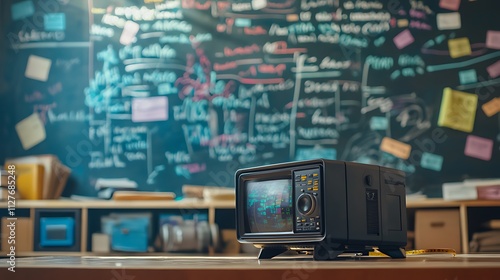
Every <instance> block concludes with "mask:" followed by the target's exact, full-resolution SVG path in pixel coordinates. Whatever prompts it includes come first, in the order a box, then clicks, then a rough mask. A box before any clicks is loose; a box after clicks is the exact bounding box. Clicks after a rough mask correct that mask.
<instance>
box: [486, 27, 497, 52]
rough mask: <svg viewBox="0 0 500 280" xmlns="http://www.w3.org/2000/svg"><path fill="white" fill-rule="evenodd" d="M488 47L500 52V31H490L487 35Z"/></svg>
mask: <svg viewBox="0 0 500 280" xmlns="http://www.w3.org/2000/svg"><path fill="white" fill-rule="evenodd" d="M486 47H487V48H490V49H497V50H500V31H492V30H488V32H487V33H486Z"/></svg>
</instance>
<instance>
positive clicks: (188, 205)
mask: <svg viewBox="0 0 500 280" xmlns="http://www.w3.org/2000/svg"><path fill="white" fill-rule="evenodd" d="M234 207H235V203H234V201H230V200H228V201H225V200H224V201H205V200H165V201H160V200H143V201H141V200H132V201H123V200H122V201H114V200H87V201H74V200H69V199H68V200H65V199H62V200H16V209H17V208H51V209H58V208H59V209H68V208H78V209H103V208H105V209H122V208H128V209H139V208H146V209H209V208H221V209H231V208H234ZM0 208H7V202H5V201H2V202H0Z"/></svg>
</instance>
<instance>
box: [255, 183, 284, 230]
mask: <svg viewBox="0 0 500 280" xmlns="http://www.w3.org/2000/svg"><path fill="white" fill-rule="evenodd" d="M292 211H293V205H292V181H291V180H289V179H280V180H268V181H247V182H246V214H247V218H248V227H249V232H250V233H267V232H292V230H293V212H292Z"/></svg>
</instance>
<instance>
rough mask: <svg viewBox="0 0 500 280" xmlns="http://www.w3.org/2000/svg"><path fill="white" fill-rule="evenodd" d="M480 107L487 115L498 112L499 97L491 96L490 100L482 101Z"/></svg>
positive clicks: (499, 107)
mask: <svg viewBox="0 0 500 280" xmlns="http://www.w3.org/2000/svg"><path fill="white" fill-rule="evenodd" d="M481 109H483V112H484V113H485V114H486V116H488V117H491V116H493V115H495V114H496V113H498V112H500V97H497V98H493V99H492V100H490V101H488V102H486V103H484V104H483V106H481Z"/></svg>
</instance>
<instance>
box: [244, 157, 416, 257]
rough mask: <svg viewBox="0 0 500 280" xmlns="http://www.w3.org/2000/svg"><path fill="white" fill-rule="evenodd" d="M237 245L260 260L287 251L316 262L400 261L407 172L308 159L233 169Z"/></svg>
mask: <svg viewBox="0 0 500 280" xmlns="http://www.w3.org/2000/svg"><path fill="white" fill-rule="evenodd" d="M235 185H236V231H237V238H238V241H239V242H241V243H252V244H253V245H255V246H256V247H258V248H260V249H261V250H260V253H259V256H258V258H259V259H270V258H273V257H275V256H277V255H279V254H281V253H284V252H286V251H288V250H293V251H297V252H299V253H307V254H312V255H313V257H314V259H315V260H329V259H336V258H337V257H338V256H339V255H340V254H342V253H358V254H366V253H368V252H370V251H371V250H373V249H375V248H376V249H378V250H379V251H380V252H382V253H384V254H386V255H388V256H390V257H392V258H404V257H406V255H405V250H404V247H405V246H406V242H407V222H406V196H405V195H406V191H405V173H404V172H402V171H400V170H396V169H391V168H387V167H382V166H377V165H369V164H361V163H354V162H345V161H338V160H326V159H317V160H307V161H296V162H288V163H279V164H271V165H265V166H257V167H251V168H243V169H239V170H238V171H236V174H235Z"/></svg>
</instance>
